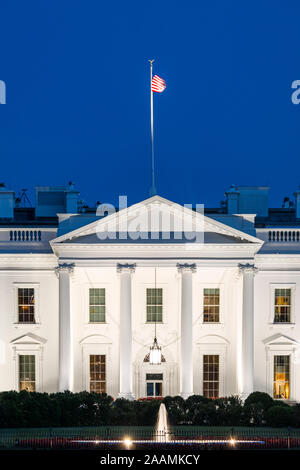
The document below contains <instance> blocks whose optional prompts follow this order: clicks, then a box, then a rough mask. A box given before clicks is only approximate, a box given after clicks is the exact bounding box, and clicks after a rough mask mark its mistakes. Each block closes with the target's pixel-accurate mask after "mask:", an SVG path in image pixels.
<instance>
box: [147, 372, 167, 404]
mask: <svg viewBox="0 0 300 470" xmlns="http://www.w3.org/2000/svg"><path fill="white" fill-rule="evenodd" d="M147 374H162V376H163V378H162V380H152V379H151V380H147ZM164 380H165V379H164V374H163V372H158V371H157V370H155V372H146V375H145V397H146V398H148V395H147V383H153V384H156V383H161V384H162V392H163V393H162V395H159V396H161V397H166V396H167V395H166V394H165V393H164V391H165V390H164ZM154 390H155V385H154V388H153V391H154ZM153 398H157V397H156V395H153Z"/></svg>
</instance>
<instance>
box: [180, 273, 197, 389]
mask: <svg viewBox="0 0 300 470" xmlns="http://www.w3.org/2000/svg"><path fill="white" fill-rule="evenodd" d="M177 269H178V271H179V272H181V362H180V390H181V391H180V395H181V396H182V397H183V398H188V397H189V396H191V395H193V394H194V387H193V279H192V275H193V272H195V271H196V265H195V264H177Z"/></svg>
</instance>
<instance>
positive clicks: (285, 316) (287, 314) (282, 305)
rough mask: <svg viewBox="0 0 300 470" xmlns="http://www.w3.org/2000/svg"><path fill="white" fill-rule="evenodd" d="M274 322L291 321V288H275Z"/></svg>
mask: <svg viewBox="0 0 300 470" xmlns="http://www.w3.org/2000/svg"><path fill="white" fill-rule="evenodd" d="M274 307H275V309H274V310H275V311H274V323H289V322H290V321H291V289H275V306H274Z"/></svg>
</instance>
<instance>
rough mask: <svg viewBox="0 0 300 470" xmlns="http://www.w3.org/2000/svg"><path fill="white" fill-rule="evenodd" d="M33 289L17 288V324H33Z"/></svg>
mask: <svg viewBox="0 0 300 470" xmlns="http://www.w3.org/2000/svg"><path fill="white" fill-rule="evenodd" d="M34 307H35V306H34V288H32V287H30V288H28V287H25V288H24V287H19V288H18V321H19V323H34V322H35V318H34V314H35V308H34Z"/></svg>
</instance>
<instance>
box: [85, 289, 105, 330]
mask: <svg viewBox="0 0 300 470" xmlns="http://www.w3.org/2000/svg"><path fill="white" fill-rule="evenodd" d="M89 302H90V305H89V309H90V323H104V322H105V289H98V288H97V289H90V298H89Z"/></svg>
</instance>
